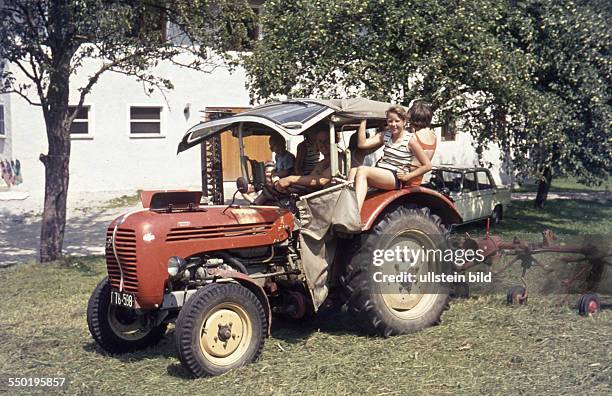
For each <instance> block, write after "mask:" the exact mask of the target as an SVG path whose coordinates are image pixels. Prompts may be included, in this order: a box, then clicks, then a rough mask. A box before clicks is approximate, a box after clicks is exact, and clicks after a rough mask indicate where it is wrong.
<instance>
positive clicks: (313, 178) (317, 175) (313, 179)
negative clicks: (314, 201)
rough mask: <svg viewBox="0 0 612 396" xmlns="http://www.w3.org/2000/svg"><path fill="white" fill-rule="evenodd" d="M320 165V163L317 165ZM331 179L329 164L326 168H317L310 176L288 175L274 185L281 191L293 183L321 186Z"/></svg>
mask: <svg viewBox="0 0 612 396" xmlns="http://www.w3.org/2000/svg"><path fill="white" fill-rule="evenodd" d="M317 166H318V165H317ZM330 181H331V168H330V167H329V166H328V167H327V168H325V169H320V168H319V169H317V168H316V167H315V169H314V170H313V171H312V172H311V173H310V175H308V176H287V177H283V178H282V179H280V180H279V181H277V182H276V184H275V185H274V187H275V188H276V189H278V190H280V191H284V190H286V189H287V187H290V186H292V185H296V184H297V185H299V186H305V187H320V186H324V185H326V184H327V183H329V182H330Z"/></svg>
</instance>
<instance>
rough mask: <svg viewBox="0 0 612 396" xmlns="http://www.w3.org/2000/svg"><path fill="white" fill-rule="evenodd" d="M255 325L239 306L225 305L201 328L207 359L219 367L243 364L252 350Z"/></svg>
mask: <svg viewBox="0 0 612 396" xmlns="http://www.w3.org/2000/svg"><path fill="white" fill-rule="evenodd" d="M252 336H253V325H252V323H251V319H250V318H249V315H248V314H247V312H246V311H245V310H244V309H243V308H242V307H241V306H240V305H238V304H235V303H222V304H219V305H217V306H215V307H214V308H213V309H211V310H210V312H209V313H208V315H206V317H205V318H204V321H203V322H202V327H201V329H200V348H201V351H202V353H203V354H204V356H205V357H206V359H208V360H209V361H210V362H212V363H213V364H216V365H218V366H229V365H231V364H234V363H236V362H237V361H239V360H240V359H241V358H242V357H243V356H244V355H245V354H246V353H247V350H248V349H249V345H250V344H251V339H252Z"/></svg>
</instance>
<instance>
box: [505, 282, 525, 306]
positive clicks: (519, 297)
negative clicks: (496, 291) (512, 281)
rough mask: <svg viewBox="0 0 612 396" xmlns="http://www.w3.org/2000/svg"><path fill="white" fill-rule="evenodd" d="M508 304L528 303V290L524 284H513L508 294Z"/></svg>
mask: <svg viewBox="0 0 612 396" xmlns="http://www.w3.org/2000/svg"><path fill="white" fill-rule="evenodd" d="M506 302H507V303H508V305H525V304H527V290H526V289H525V288H524V287H523V286H512V287H511V288H510V289H508V293H507V294H506Z"/></svg>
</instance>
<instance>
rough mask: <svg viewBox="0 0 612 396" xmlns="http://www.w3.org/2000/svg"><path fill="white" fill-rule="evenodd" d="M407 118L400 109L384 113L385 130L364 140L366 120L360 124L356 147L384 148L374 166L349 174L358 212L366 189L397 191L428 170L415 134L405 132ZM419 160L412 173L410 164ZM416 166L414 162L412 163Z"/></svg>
mask: <svg viewBox="0 0 612 396" xmlns="http://www.w3.org/2000/svg"><path fill="white" fill-rule="evenodd" d="M407 121H408V115H407V113H406V110H405V109H404V108H403V107H402V106H391V107H390V108H389V110H387V127H388V131H385V132H382V133H377V134H376V135H375V136H373V137H371V138H366V133H365V129H366V120H362V121H361V124H360V125H359V130H358V132H357V133H358V138H357V146H358V147H359V148H360V149H362V150H369V149H377V148H379V147H381V146H383V145H384V154H383V156H382V158H381V159H380V160H378V163H377V164H376V166H375V167H369V166H360V167H359V168H357V169H356V170H355V169H353V170H352V171H351V179H352V180H354V182H355V192H356V193H357V202H358V204H359V211H361V207H362V206H363V201H364V200H365V196H366V193H367V191H368V187H374V188H379V189H383V190H395V189H400V188H401V187H402V184H405V183H408V182H409V181H410V180H411V179H413V178H416V177H420V176H422V175H423V174H425V173H427V172H429V171H430V170H431V162H430V160H429V157H428V156H427V155H426V154H425V152H424V151H423V149H422V148H421V145H420V144H419V142H418V140H417V139H416V138H414V134H413V133H411V132H409V131H408V130H407ZM430 121H431V118H430ZM414 159H416V160H418V164H419V165H418V166H416V167H415V168H414V169H412V170H411V166H410V164H411V163H412V162H413V160H414ZM414 162H415V163H416V161H414Z"/></svg>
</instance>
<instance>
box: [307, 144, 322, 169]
mask: <svg viewBox="0 0 612 396" xmlns="http://www.w3.org/2000/svg"><path fill="white" fill-rule="evenodd" d="M320 154H321V153H319V150H317V148H316V147H315V146H314V144H310V143H306V156H305V157H304V165H303V166H302V169H303V172H304V175H309V174H310V172H312V170H313V169H314V167H315V166H316V165H317V162H319V159H320V158H319V157H320Z"/></svg>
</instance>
